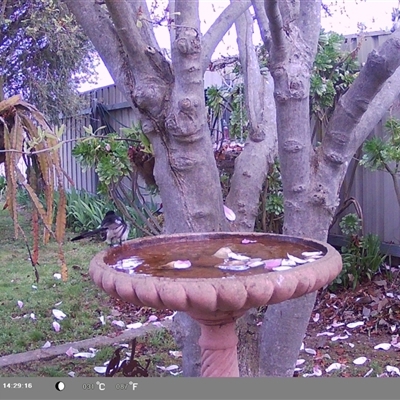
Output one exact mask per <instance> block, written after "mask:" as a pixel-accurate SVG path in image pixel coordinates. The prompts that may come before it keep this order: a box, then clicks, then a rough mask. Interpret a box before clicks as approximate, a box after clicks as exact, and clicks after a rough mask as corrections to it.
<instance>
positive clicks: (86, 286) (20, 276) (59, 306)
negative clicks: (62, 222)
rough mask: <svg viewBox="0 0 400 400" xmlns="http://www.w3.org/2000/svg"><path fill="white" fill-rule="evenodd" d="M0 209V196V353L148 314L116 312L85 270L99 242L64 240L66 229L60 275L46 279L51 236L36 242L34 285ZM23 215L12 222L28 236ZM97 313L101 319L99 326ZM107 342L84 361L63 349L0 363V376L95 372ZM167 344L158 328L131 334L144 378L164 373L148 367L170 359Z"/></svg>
mask: <svg viewBox="0 0 400 400" xmlns="http://www.w3.org/2000/svg"><path fill="white" fill-rule="evenodd" d="M2 208H3V202H2V201H1V200H0V268H1V276H0V293H1V294H0V321H2V329H1V330H0V357H1V356H5V355H9V354H13V353H21V352H25V351H28V350H35V349H40V348H41V347H42V346H43V345H45V343H46V342H50V343H51V346H57V345H60V344H63V343H68V342H76V341H80V340H84V339H89V338H93V337H97V336H102V335H114V336H115V335H118V334H119V332H121V331H122V330H123V329H121V328H120V327H118V326H116V325H113V324H112V323H111V322H112V321H113V320H123V321H124V322H125V324H128V323H132V322H145V320H146V319H147V318H148V314H149V313H150V314H151V313H152V311H153V310H151V309H148V310H145V311H143V312H141V313H136V315H131V314H129V313H127V314H125V313H124V312H123V311H124V310H122V311H119V310H118V307H116V306H115V302H113V299H110V297H109V296H108V295H107V294H105V293H104V292H102V291H101V290H99V288H98V287H97V286H95V285H94V283H93V282H92V280H91V279H90V276H89V274H88V266H89V261H90V259H91V258H92V257H93V256H94V255H95V254H96V253H98V252H99V251H101V250H102V249H104V248H105V246H106V245H105V244H104V243H102V242H100V241H90V240H82V241H78V242H70V241H69V239H70V237H72V236H73V234H72V233H70V234H67V235H66V240H65V245H64V251H65V259H66V260H67V265H68V275H69V277H68V281H67V282H63V281H62V280H61V279H57V278H56V277H54V274H57V273H60V272H61V271H60V264H59V261H58V257H57V243H56V242H55V241H54V240H52V241H51V242H50V243H49V244H48V245H46V246H44V245H42V246H41V249H40V253H39V263H40V265H39V266H37V269H38V272H39V278H40V279H39V282H38V283H37V282H36V279H35V274H34V271H33V268H32V266H31V263H30V260H29V257H28V251H27V248H26V245H25V242H24V239H23V238H22V237H21V236H20V237H19V238H18V239H17V240H15V239H13V235H14V228H13V222H12V219H11V217H10V215H9V213H8V211H7V210H3V209H2ZM29 215H30V214H29V209H28V208H26V207H21V208H20V213H19V218H20V223H21V226H23V227H24V229H25V233H26V235H27V237H28V240H30V235H29V234H30V224H29ZM21 302H22V303H21ZM53 310H61V311H62V312H63V313H64V314H66V317H65V318H64V319H62V320H58V319H56V318H55V316H54V315H53ZM100 317H104V321H105V322H106V323H105V324H103V323H102V322H101V320H100ZM54 321H56V322H58V323H59V324H60V331H59V332H56V331H55V329H54V327H53V322H54ZM115 348H116V347H115V346H105V347H103V348H99V349H97V350H98V352H97V353H96V357H95V358H91V359H77V358H71V357H68V356H66V355H65V356H58V357H56V358H54V359H52V360H47V361H46V360H41V361H37V362H29V363H25V364H20V365H11V366H9V367H5V368H2V369H1V370H0V376H67V374H68V372H71V371H74V372H75V374H76V376H99V375H98V374H97V373H96V372H94V370H93V367H94V366H99V365H103V363H104V362H105V361H107V360H109V359H110V357H111V356H112V354H113V352H114V350H115ZM169 349H173V350H176V348H175V345H174V343H173V339H172V337H171V336H170V334H169V333H168V332H167V331H166V330H161V331H158V332H153V333H150V334H148V335H146V336H145V337H142V338H140V339H138V345H137V354H138V358H137V359H138V360H140V359H143V361H144V360H145V359H147V358H149V357H150V356H151V357H150V358H151V360H152V364H151V366H150V367H149V373H151V375H150V376H155V375H156V376H164V375H165V376H167V375H169V373H168V372H167V373H162V371H160V370H159V369H157V368H156V365H157V364H158V365H168V364H172V363H175V364H176V361H174V362H173V360H172V359H171V356H170V355H168V350H169ZM127 350H129V349H127ZM83 351H87V349H84V350H83ZM164 354H165V355H166V359H165V360H164V359H163V357H164V356H163V355H164Z"/></svg>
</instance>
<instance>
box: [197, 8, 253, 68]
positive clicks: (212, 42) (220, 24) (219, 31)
mask: <svg viewBox="0 0 400 400" xmlns="http://www.w3.org/2000/svg"><path fill="white" fill-rule="evenodd" d="M250 5H251V1H250V0H241V1H237V2H235V3H231V4H229V6H228V7H226V8H225V10H224V11H222V13H221V14H220V15H219V16H218V18H217V19H216V20H215V22H214V23H213V24H212V25H211V26H210V28H209V29H208V31H207V32H206V33H205V34H204V36H203V40H202V41H203V55H202V57H203V62H202V65H203V71H205V70H206V69H207V67H208V65H209V62H210V60H211V56H212V55H213V53H214V51H215V48H216V47H217V45H218V43H219V42H220V41H221V40H222V38H223V37H224V35H225V34H226V32H228V30H229V28H230V27H231V26H232V24H233V23H234V22H235V20H236V19H237V18H238V17H239V16H240V15H241V14H243V13H244V12H245V11H246V10H247V9H248V8H249V7H250Z"/></svg>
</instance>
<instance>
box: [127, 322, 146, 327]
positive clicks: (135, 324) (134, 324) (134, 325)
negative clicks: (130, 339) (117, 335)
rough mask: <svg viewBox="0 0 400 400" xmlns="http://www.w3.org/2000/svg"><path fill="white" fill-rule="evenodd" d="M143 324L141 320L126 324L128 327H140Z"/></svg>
mask: <svg viewBox="0 0 400 400" xmlns="http://www.w3.org/2000/svg"><path fill="white" fill-rule="evenodd" d="M141 326H143V324H142V323H141V322H134V323H133V324H128V325H126V329H138V328H140V327H141Z"/></svg>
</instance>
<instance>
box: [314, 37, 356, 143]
mask: <svg viewBox="0 0 400 400" xmlns="http://www.w3.org/2000/svg"><path fill="white" fill-rule="evenodd" d="M343 41H344V37H343V36H342V35H339V34H337V33H335V32H329V33H328V32H324V31H321V34H320V36H319V41H318V52H317V55H316V57H315V61H314V66H313V72H312V75H311V81H310V105H311V112H312V114H313V115H314V116H315V117H316V118H317V124H316V128H317V129H318V130H319V137H318V140H320V139H321V135H322V134H323V131H324V127H325V126H326V124H327V122H328V120H329V118H330V116H331V115H332V112H333V110H334V108H335V105H336V102H337V101H338V99H339V97H340V96H341V95H343V94H344V93H345V92H346V90H347V89H348V87H349V86H350V85H351V84H352V83H353V81H354V79H355V78H356V76H357V71H358V69H359V67H358V65H357V62H356V60H355V57H354V54H353V53H345V52H343V51H342V50H341V46H342V44H343Z"/></svg>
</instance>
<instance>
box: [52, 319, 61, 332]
mask: <svg viewBox="0 0 400 400" xmlns="http://www.w3.org/2000/svg"><path fill="white" fill-rule="evenodd" d="M52 325H53V329H54V330H55V331H56V332H60V329H61V325H60V324H59V323H58V322H57V321H53V324H52Z"/></svg>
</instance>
